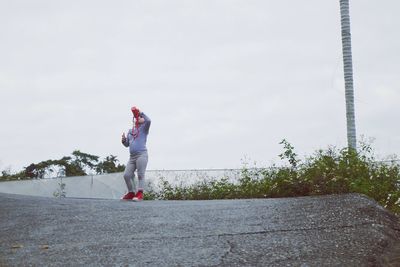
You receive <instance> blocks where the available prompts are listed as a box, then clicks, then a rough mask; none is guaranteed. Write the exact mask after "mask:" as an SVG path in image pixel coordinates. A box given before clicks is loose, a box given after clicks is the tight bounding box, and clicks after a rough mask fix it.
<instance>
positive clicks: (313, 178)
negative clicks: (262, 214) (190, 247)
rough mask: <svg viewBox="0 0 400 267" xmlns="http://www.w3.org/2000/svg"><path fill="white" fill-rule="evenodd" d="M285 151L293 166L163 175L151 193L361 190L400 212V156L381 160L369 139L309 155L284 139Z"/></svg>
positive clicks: (263, 194)
mask: <svg viewBox="0 0 400 267" xmlns="http://www.w3.org/2000/svg"><path fill="white" fill-rule="evenodd" d="M281 144H283V146H284V151H283V153H282V154H280V155H279V156H280V157H281V159H282V160H285V161H286V160H287V161H288V163H289V165H287V166H281V167H277V166H272V167H270V168H247V166H246V165H245V167H243V169H242V171H241V175H240V178H239V179H237V181H233V182H232V181H229V179H228V178H227V177H223V178H221V179H211V180H210V179H204V180H200V181H197V182H195V183H194V184H191V185H183V184H180V185H171V184H170V183H169V182H167V181H166V180H165V179H163V178H161V179H160V190H159V191H157V192H155V191H152V197H151V199H169V200H199V199H235V198H277V197H297V196H309V195H326V194H343V193H361V194H365V195H367V196H369V197H371V198H373V199H375V200H376V201H377V202H379V203H380V204H381V205H382V206H384V207H386V208H387V209H389V210H391V211H393V212H394V213H397V214H400V171H399V164H398V163H397V161H395V160H392V161H377V160H376V158H375V156H374V153H373V150H372V148H371V146H370V145H369V144H365V143H360V147H359V150H358V151H355V150H353V149H348V148H344V149H341V150H338V149H335V148H328V149H326V150H318V151H316V152H315V153H314V154H313V155H311V156H309V157H306V158H305V160H304V161H301V160H299V159H298V157H297V154H296V153H294V147H293V146H291V145H290V143H289V142H287V141H286V140H283V141H282V142H281Z"/></svg>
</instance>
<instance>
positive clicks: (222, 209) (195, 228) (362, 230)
mask: <svg viewBox="0 0 400 267" xmlns="http://www.w3.org/2000/svg"><path fill="white" fill-rule="evenodd" d="M0 203H1V204H0V266H301V267H306V266H400V223H399V220H398V217H396V216H394V215H393V214H391V213H390V212H388V211H386V210H385V209H384V208H382V207H380V206H379V205H377V204H376V202H375V201H373V200H371V199H369V198H367V197H365V196H362V195H358V194H348V195H331V196H319V197H301V198H281V199H249V200H211V201H143V202H139V203H135V202H123V201H119V200H100V199H71V198H64V199H56V198H43V197H29V196H18V195H7V194H0Z"/></svg>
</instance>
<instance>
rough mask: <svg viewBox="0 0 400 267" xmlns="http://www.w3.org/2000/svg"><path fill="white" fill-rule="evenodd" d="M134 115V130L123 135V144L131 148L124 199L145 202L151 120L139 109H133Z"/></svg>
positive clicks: (125, 177) (125, 175) (126, 169)
mask: <svg viewBox="0 0 400 267" xmlns="http://www.w3.org/2000/svg"><path fill="white" fill-rule="evenodd" d="M131 111H132V114H133V128H132V129H129V130H128V134H127V136H125V133H123V134H122V139H121V142H122V144H123V145H124V146H126V147H129V153H130V157H129V161H128V163H127V164H126V168H125V172H124V179H125V183H126V186H127V188H128V193H126V194H125V195H124V196H123V197H122V199H123V200H133V201H141V200H143V191H144V177H145V172H146V167H147V161H148V155H147V147H146V142H147V135H148V134H149V129H150V124H151V120H150V118H149V117H147V116H146V115H145V114H144V113H143V112H140V110H139V109H138V108H137V107H132V108H131ZM135 171H137V176H138V181H139V182H138V188H137V192H136V193H135V191H134V189H133V186H132V182H133V179H134V178H135Z"/></svg>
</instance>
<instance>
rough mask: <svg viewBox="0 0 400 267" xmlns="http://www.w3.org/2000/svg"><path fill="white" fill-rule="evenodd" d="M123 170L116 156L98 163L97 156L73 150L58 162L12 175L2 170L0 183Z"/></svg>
mask: <svg viewBox="0 0 400 267" xmlns="http://www.w3.org/2000/svg"><path fill="white" fill-rule="evenodd" d="M124 169H125V165H121V164H118V159H117V157H116V156H113V155H110V156H107V157H106V158H105V159H104V160H101V161H99V157H98V156H95V155H91V154H87V153H83V152H81V151H79V150H75V151H73V152H72V156H65V157H62V158H61V159H58V160H51V159H50V160H45V161H41V162H39V163H36V164H35V163H32V164H30V165H29V166H27V167H25V168H24V170H22V171H19V172H17V173H14V174H12V173H11V171H10V170H3V171H2V173H1V176H0V181H11V180H28V179H42V178H50V177H68V176H84V175H88V174H104V173H114V172H122V171H123V170H124Z"/></svg>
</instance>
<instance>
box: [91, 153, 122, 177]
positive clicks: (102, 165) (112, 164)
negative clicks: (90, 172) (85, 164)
mask: <svg viewBox="0 0 400 267" xmlns="http://www.w3.org/2000/svg"><path fill="white" fill-rule="evenodd" d="M124 169H125V165H121V164H118V160H117V157H116V156H113V155H110V156H107V157H106V158H105V159H104V160H103V161H101V162H99V163H98V164H97V166H96V173H97V174H103V173H114V172H122V171H124Z"/></svg>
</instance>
